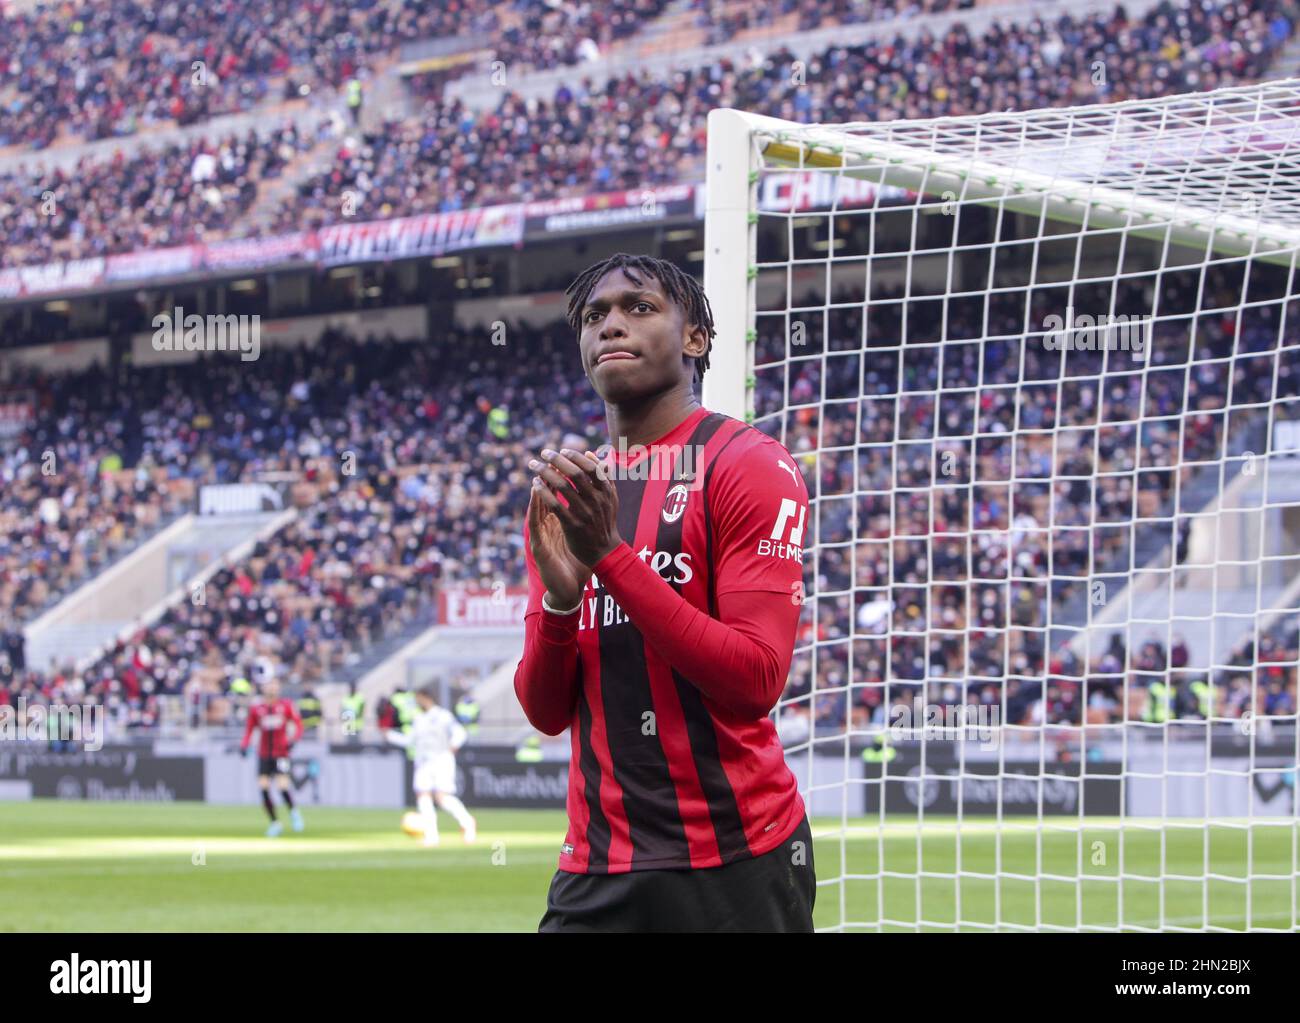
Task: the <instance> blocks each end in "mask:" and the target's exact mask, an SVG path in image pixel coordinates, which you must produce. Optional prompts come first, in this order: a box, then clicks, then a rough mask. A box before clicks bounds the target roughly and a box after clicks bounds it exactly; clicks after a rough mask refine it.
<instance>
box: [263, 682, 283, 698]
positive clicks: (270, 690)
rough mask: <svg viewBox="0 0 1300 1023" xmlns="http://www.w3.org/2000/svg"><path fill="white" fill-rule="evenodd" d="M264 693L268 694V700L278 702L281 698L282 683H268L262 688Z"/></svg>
mask: <svg viewBox="0 0 1300 1023" xmlns="http://www.w3.org/2000/svg"><path fill="white" fill-rule="evenodd" d="M262 692H263V693H265V694H266V698H267V699H268V700H278V699H279V698H280V683H279V682H268V683H267V684H266V685H265V686H263V687H262Z"/></svg>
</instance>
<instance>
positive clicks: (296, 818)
mask: <svg viewBox="0 0 1300 1023" xmlns="http://www.w3.org/2000/svg"><path fill="white" fill-rule="evenodd" d="M289 819H290V820H291V821H293V830H294V831H301V830H302V814H301V813H300V812H299V810H298V808H297V807H296V806H295V807H294V808H293V809H292V810H290V811H289Z"/></svg>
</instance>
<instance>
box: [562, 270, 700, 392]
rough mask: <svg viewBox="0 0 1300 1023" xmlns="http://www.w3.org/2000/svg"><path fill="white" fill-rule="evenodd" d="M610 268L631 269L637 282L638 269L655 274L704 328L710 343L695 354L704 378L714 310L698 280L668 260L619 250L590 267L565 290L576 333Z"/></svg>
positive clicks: (691, 321) (697, 374)
mask: <svg viewBox="0 0 1300 1023" xmlns="http://www.w3.org/2000/svg"><path fill="white" fill-rule="evenodd" d="M611 270H623V271H628V270H631V271H632V273H631V274H630V275H629V276H630V277H631V279H632V280H633V281H634V282H635V283H636V284H637V285H640V284H641V283H642V282H641V281H639V280H637V278H636V274H637V273H642V274H648V275H649V276H651V277H653V278H654V279H655V280H657V281H658V282H659V283H660V285H661V286H662V287H663V289H664V293H665V294H666V295H667V296H668V297H669V298H670V299H671V300H672V301H674V302H676V303H677V305H678V306H679V307H680V308H681V309H682V310H683V311H684V312H685V313H686V322H687V323H688V324H690V325H692V326H696V327H702V328H704V332H705V334H707V335H708V343H707V344H706V345H705V347H704V354H703V355H698V356H696V357H695V379H696V380H698V381H701V382H702V381H703V380H704V374H705V373H706V372H708V369H709V353H710V352H712V351H713V337H714V335H715V334H716V333H717V331H716V330H714V329H713V310H712V309H711V308H710V306H709V299H708V296H707V295H705V294H704V289H703V288H702V287H700V284H699V282H698V281H697V280H696V279H695V278H694V277H692V276H691V275H690V274H688V273H684V272H682V271H681V270H679V269H678V268H677V267H676V266H675V265H674V264H672V263H669V262H668V261H666V260H663V259H656V258H655V257H654V256H633V255H629V254H628V253H626V252H617V253H615V254H614V255H612V256H610V257H609V258H608V259H605V260H601V262H599V263H593V264H592V265H591V266H589V267H587V269H585V270H584V271H582V273H580V274H579V275H578V277H577V279H576V280H575V281H574V282H573V283H572V284H570V285H569V286H568V287H567V288H565V289H564V293H565V294H566V295H568V296H569V308H568V312H567V313H566V315H565V319H566V320H567V322H568V324H569V326H570V327H571V328H572V329H573V330H574V331H576V332H577V333H581V332H582V310H583V307H584V306H585V305H586V304H587V299H588V298H590V297H591V291H592V289H593V288H594V287H595V286H596V283H597V282H598V281H599V280H600V279H601V278H602V277H604V276H605V275H606V274H607V273H609V272H610V271H611Z"/></svg>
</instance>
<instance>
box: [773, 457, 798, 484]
mask: <svg viewBox="0 0 1300 1023" xmlns="http://www.w3.org/2000/svg"><path fill="white" fill-rule="evenodd" d="M776 464H777V465H779V466H780V467H781V468H782V469H784V470H785V471H786V472H788V473H789V474H790V479H792V480H793V481H794V483H795V485H796V486H798V484H799V477H798V476H796V475H795V473H794V466H793V465H787V464H786V463H785V462H783V461H781V459H779V458H778V459H777V460H776Z"/></svg>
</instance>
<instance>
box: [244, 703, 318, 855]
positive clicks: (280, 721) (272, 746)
mask: <svg viewBox="0 0 1300 1023" xmlns="http://www.w3.org/2000/svg"><path fill="white" fill-rule="evenodd" d="M262 695H263V699H262V702H260V703H255V704H254V705H253V706H252V707H250V708H249V711H248V724H247V726H246V727H245V728H244V739H243V742H241V743H240V744H239V748H240V752H241V753H243V754H244V755H245V756H247V754H248V743H249V740H250V739H251V738H252V737H253V729H255V728H257V729H260V730H261V732H262V736H261V739H259V740H258V747H257V785H258V787H259V788H260V789H261V790H262V805H263V806H264V807H266V814H267V816H268V817H270V818H271V826H270V827H269V828H267V829H266V834H267V837H268V838H275V837H276V836H277V835H279V834H280V832H281V831H283V830H284V828H283V826H282V825H281V824H280V822H279V821H278V820H276V817H275V802H274V801H273V800H272V798H271V778H272V776H274V777H275V779H276V784H277V785H278V787H279V789H280V798H281V799H282V800H284V805H285V806H287V807H288V808H289V819H290V821H292V823H293V830H294V831H301V830H302V829H303V823H302V813H301V812H300V811H299V810H298V808H297V807H296V806H294V805H293V795H292V793H291V792H290V791H289V789H290V778H289V752H290V750H292V749H293V746H294V744H295V743H296V742H297V741H298V740H299V739H301V738H302V717H301V716H300V715H299V713H298V708H297V707H295V706H294V704H293V701H292V700H290V699H287V698H284V697H281V696H280V683H279V682H278V681H276V680H275V679H271V680H270V681H268V682H267V683H266V684H265V685H264V686H263V687H262ZM290 731H292V733H293V734H292V736H290V734H289V733H290Z"/></svg>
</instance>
